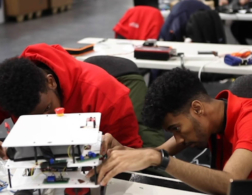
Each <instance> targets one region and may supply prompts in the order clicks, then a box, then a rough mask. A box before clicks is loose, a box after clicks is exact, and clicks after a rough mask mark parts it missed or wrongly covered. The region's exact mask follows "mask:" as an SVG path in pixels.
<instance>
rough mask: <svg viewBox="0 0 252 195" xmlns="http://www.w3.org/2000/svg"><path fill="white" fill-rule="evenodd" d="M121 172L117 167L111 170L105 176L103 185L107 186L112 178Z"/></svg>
mask: <svg viewBox="0 0 252 195" xmlns="http://www.w3.org/2000/svg"><path fill="white" fill-rule="evenodd" d="M119 173H120V171H119V169H118V168H117V167H115V168H114V169H112V170H110V171H109V172H108V173H107V174H106V175H105V177H104V178H103V179H102V182H101V185H102V186H106V185H107V184H108V182H109V180H110V179H112V178H113V177H115V176H116V175H118V174H119Z"/></svg>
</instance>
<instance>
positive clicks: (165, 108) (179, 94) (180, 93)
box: [142, 68, 210, 129]
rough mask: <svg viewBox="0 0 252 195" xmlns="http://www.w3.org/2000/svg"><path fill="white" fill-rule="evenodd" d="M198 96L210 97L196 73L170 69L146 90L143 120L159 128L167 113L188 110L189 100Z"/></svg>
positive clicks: (178, 112)
mask: <svg viewBox="0 0 252 195" xmlns="http://www.w3.org/2000/svg"><path fill="white" fill-rule="evenodd" d="M199 96H201V98H202V97H203V96H205V97H207V98H210V97H209V96H208V95H207V92H206V89H205V88H204V86H203V85H202V83H201V82H200V80H199V79H198V77H197V76H196V74H194V73H192V72H191V71H189V70H187V69H181V68H175V69H172V70H171V71H169V72H167V73H165V74H163V75H162V76H160V77H158V78H157V79H156V80H155V81H154V82H153V84H152V85H151V87H150V89H149V90H148V92H147V94H146V98H145V103H144V108H143V111H142V118H143V122H144V124H145V125H147V126H149V127H152V128H158V129H159V128H161V127H162V125H163V122H164V118H165V116H166V115H167V114H168V113H171V114H174V115H177V114H180V113H182V112H186V111H189V109H188V108H189V107H188V106H190V104H191V101H193V99H194V98H199Z"/></svg>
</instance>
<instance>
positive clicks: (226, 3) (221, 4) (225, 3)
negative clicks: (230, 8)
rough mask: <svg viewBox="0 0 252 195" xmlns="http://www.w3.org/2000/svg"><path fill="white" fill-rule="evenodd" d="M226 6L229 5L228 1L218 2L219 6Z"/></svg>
mask: <svg viewBox="0 0 252 195" xmlns="http://www.w3.org/2000/svg"><path fill="white" fill-rule="evenodd" d="M228 4H229V2H228V0H220V1H219V6H223V5H228Z"/></svg>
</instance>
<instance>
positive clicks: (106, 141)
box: [101, 133, 112, 155]
mask: <svg viewBox="0 0 252 195" xmlns="http://www.w3.org/2000/svg"><path fill="white" fill-rule="evenodd" d="M111 142H112V135H111V134H110V133H106V134H105V135H103V136H102V145H101V155H105V154H106V153H107V150H108V149H109V148H110V145H111Z"/></svg>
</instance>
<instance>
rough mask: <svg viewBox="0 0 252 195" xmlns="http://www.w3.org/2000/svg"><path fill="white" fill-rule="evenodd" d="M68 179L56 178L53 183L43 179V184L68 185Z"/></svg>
mask: <svg viewBox="0 0 252 195" xmlns="http://www.w3.org/2000/svg"><path fill="white" fill-rule="evenodd" d="M69 180H70V179H69V178H56V179H55V181H53V182H49V181H47V179H44V181H43V184H65V183H68V181H69Z"/></svg>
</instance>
